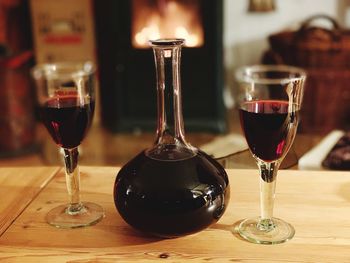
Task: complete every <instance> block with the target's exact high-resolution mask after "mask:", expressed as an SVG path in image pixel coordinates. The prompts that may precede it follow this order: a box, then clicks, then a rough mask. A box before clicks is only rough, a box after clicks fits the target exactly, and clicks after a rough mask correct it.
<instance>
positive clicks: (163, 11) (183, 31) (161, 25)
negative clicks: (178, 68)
mask: <svg viewBox="0 0 350 263" xmlns="http://www.w3.org/2000/svg"><path fill="white" fill-rule="evenodd" d="M139 1H140V0H134V1H133V15H134V16H133V25H132V30H133V37H132V44H133V46H134V47H136V48H147V47H149V45H148V41H149V40H155V39H159V38H184V39H185V40H186V44H185V45H186V46H187V47H200V46H202V45H203V42H204V37H203V28H202V25H201V23H200V22H201V21H200V15H199V10H198V5H191V6H189V5H187V4H181V3H177V2H175V1H174V0H170V1H161V2H162V4H163V5H161V6H160V7H159V6H157V7H156V8H155V7H154V6H153V8H152V7H150V6H147V3H146V2H145V1H140V2H144V3H146V4H145V5H146V6H143V7H141V6H142V5H140V2H139ZM135 2H137V6H136V3H135Z"/></svg>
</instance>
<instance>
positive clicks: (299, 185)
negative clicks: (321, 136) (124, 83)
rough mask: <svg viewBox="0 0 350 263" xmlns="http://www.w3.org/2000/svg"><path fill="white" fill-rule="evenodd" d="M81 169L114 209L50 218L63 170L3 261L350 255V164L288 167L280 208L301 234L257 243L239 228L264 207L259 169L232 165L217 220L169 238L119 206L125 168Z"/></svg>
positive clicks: (89, 186)
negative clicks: (71, 225) (94, 219)
mask: <svg viewBox="0 0 350 263" xmlns="http://www.w3.org/2000/svg"><path fill="white" fill-rule="evenodd" d="M18 169H19V171H22V172H23V170H21V169H20V168H18ZM81 170H82V186H81V188H82V199H83V200H86V201H94V202H97V203H99V204H101V205H102V206H103V207H104V208H105V210H106V217H105V218H104V219H103V220H102V221H101V222H100V223H98V224H97V225H95V226H91V227H86V228H80V229H72V230H65V229H57V228H54V227H51V226H49V225H47V224H46V223H45V214H46V213H47V212H48V211H49V210H50V209H51V208H52V207H54V206H56V205H58V204H61V203H63V202H65V201H67V196H66V189H65V181H64V174H63V173H62V171H61V172H60V173H58V174H57V175H56V176H55V178H54V179H53V180H51V182H50V183H49V184H48V185H47V186H46V187H45V189H44V190H43V191H41V193H40V194H39V195H38V196H37V197H36V199H35V200H34V201H33V202H31V204H30V205H29V206H28V207H27V208H26V210H25V211H24V212H23V213H22V214H21V215H20V216H19V217H18V218H17V220H16V221H15V222H14V223H13V224H12V225H11V226H10V227H9V228H8V229H7V231H6V232H5V233H3V235H2V236H1V237H0V261H1V262H2V261H4V262H157V261H164V262H350V172H327V171H326V172H310V171H307V172H305V171H295V170H282V171H280V174H279V176H278V181H277V192H276V202H275V211H274V214H275V216H276V217H279V218H283V219H285V220H286V221H288V222H289V223H291V224H292V225H293V226H294V227H295V229H296V235H295V237H294V238H293V239H292V240H291V241H289V242H287V243H284V244H279V245H256V244H250V243H248V242H246V241H243V240H241V239H240V238H239V237H238V236H237V235H236V233H235V226H236V224H237V222H239V221H240V220H241V219H243V218H246V217H251V216H256V215H258V214H259V183H258V176H257V171H256V170H249V169H245V170H228V173H229V178H230V184H231V199H230V203H229V207H228V209H227V210H226V212H225V214H224V216H223V217H222V218H221V220H220V221H219V222H218V223H217V224H214V225H212V226H211V227H209V228H208V229H206V230H204V231H202V232H200V233H197V234H194V235H189V236H185V237H181V238H176V239H163V240H162V239H158V238H154V237H151V236H147V235H145V234H142V233H139V232H137V231H135V230H133V229H132V228H130V227H129V226H128V225H127V224H126V223H125V222H124V221H123V220H122V219H121V217H120V216H119V214H118V213H117V211H116V209H115V207H114V203H113V197H112V192H113V183H114V180H115V176H116V173H117V171H118V168H114V167H82V168H81ZM0 171H2V170H0Z"/></svg>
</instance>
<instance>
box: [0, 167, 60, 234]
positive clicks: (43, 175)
mask: <svg viewBox="0 0 350 263" xmlns="http://www.w3.org/2000/svg"><path fill="white" fill-rule="evenodd" d="M57 171H58V168H57V167H36V168H22V169H18V168H1V169H0V196H1V201H0V235H1V234H2V233H3V232H4V231H5V230H6V229H7V228H8V227H9V226H10V225H11V224H12V222H13V221H14V220H15V219H16V218H17V217H18V215H20V214H21V212H22V211H23V210H24V209H25V208H26V207H27V206H28V204H29V203H30V202H31V201H32V200H33V199H34V198H35V197H36V196H37V195H38V193H39V192H40V191H41V190H42V189H43V187H44V186H45V185H46V184H47V183H48V182H49V180H50V179H51V178H52V177H53V176H54V175H55V173H56V172H57Z"/></svg>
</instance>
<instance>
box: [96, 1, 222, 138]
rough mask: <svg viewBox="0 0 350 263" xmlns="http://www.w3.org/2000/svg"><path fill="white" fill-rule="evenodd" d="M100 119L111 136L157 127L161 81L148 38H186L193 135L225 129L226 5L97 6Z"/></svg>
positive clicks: (186, 99) (186, 109)
mask: <svg viewBox="0 0 350 263" xmlns="http://www.w3.org/2000/svg"><path fill="white" fill-rule="evenodd" d="M94 5H95V8H94V9H95V12H96V13H95V21H96V27H95V28H96V36H97V47H98V48H97V51H98V53H97V57H98V64H99V75H100V96H101V117H102V122H103V124H104V126H105V127H107V128H109V129H110V130H112V131H116V132H119V131H133V130H141V131H143V130H150V131H151V130H154V128H155V126H156V76H155V65H154V58H153V52H152V50H151V48H150V46H149V43H148V41H149V40H151V39H158V38H184V39H185V40H186V43H187V44H186V46H185V47H184V48H183V50H182V59H181V87H182V94H183V96H182V97H183V114H184V121H185V128H186V130H188V131H211V132H223V131H225V130H226V119H225V115H226V114H225V113H226V109H225V106H224V103H223V65H222V38H223V36H222V23H223V16H222V0H216V1H213V0H130V1H122V0H104V1H97V0H95V1H94Z"/></svg>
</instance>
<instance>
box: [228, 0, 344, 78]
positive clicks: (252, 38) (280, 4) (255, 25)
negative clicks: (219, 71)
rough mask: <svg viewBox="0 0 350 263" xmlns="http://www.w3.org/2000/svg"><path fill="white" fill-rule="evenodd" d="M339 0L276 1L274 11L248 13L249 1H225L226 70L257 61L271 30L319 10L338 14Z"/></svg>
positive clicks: (265, 47)
mask: <svg viewBox="0 0 350 263" xmlns="http://www.w3.org/2000/svg"><path fill="white" fill-rule="evenodd" d="M342 1H343V0H275V3H276V10H275V11H273V12H270V13H248V12H247V7H248V3H249V0H224V19H225V20H224V50H225V53H224V61H225V66H226V70H227V71H230V70H233V69H235V68H236V67H238V66H241V65H247V64H254V63H259V61H260V58H261V54H262V52H263V51H264V50H266V49H267V48H268V42H267V37H268V35H270V34H271V33H275V32H279V31H281V30H283V29H285V28H288V27H293V26H294V27H295V26H297V24H298V23H299V22H301V21H303V20H304V19H306V18H308V17H310V16H311V15H314V14H319V13H322V14H328V15H331V16H333V17H337V14H338V9H339V7H338V5H339V3H340V2H342ZM338 2H339V3H338ZM228 74H229V72H228Z"/></svg>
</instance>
